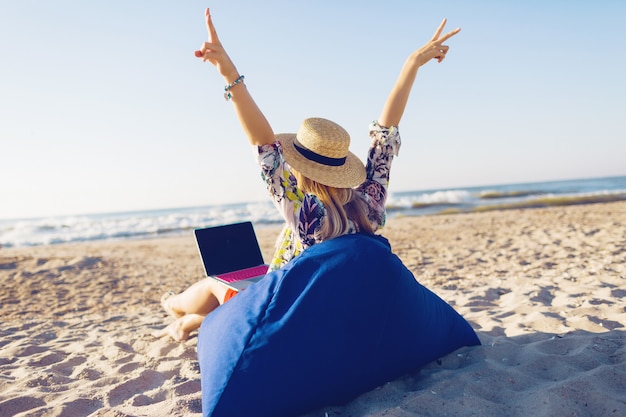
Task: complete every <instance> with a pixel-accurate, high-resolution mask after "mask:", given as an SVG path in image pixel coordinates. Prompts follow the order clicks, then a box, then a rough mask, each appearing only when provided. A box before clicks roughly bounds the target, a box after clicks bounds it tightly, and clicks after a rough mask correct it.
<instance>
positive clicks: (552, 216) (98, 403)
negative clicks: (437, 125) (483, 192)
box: [0, 202, 626, 417]
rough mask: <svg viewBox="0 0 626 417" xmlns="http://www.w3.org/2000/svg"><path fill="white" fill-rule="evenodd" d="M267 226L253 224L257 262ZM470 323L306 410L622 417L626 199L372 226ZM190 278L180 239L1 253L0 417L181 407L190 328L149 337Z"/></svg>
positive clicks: (195, 382)
mask: <svg viewBox="0 0 626 417" xmlns="http://www.w3.org/2000/svg"><path fill="white" fill-rule="evenodd" d="M279 230H280V227H278V226H276V227H273V226H268V227H260V228H257V229H256V232H257V235H258V239H259V243H260V245H261V248H262V252H263V254H264V257H265V259H266V260H268V259H269V257H270V256H271V254H272V252H273V245H274V241H275V238H276V236H277V233H278V231H279ZM381 234H382V235H383V236H385V237H386V238H387V239H389V241H390V243H391V246H392V249H393V251H394V252H395V253H396V254H397V255H398V256H399V257H400V258H401V259H402V261H403V262H404V264H405V265H406V266H407V267H408V268H409V269H410V270H411V271H412V272H413V273H414V275H415V277H416V279H417V280H418V281H419V282H420V283H421V284H423V285H424V286H426V287H427V288H429V289H431V290H432V291H433V292H435V293H436V294H438V295H439V296H440V297H441V298H443V299H444V300H446V301H447V302H448V303H449V304H451V305H452V306H453V307H454V308H455V309H456V310H457V311H458V312H459V313H460V314H461V315H463V316H464V317H465V318H466V319H467V320H468V321H469V322H470V323H471V324H472V326H473V327H474V328H475V329H476V331H477V333H478V335H479V337H480V339H481V341H482V342H483V346H480V347H474V348H463V349H460V350H459V351H457V352H454V353H452V354H450V355H448V356H446V357H444V358H442V359H441V361H438V362H435V363H431V364H430V365H428V366H426V367H425V368H423V369H422V370H420V371H416V372H413V373H411V374H410V375H408V376H407V377H404V378H401V379H399V380H395V381H392V382H390V383H388V384H386V385H385V386H383V387H381V388H379V389H376V390H374V391H372V392H369V393H366V394H364V395H362V396H360V397H358V398H356V399H355V400H353V401H352V402H350V403H348V404H346V405H344V406H342V407H328V408H325V409H324V410H318V411H317V412H313V413H309V414H307V415H306V417H313V416H316V417H317V416H323V415H324V413H328V415H329V416H344V417H345V416H365V415H367V416H383V415H386V416H402V417H405V416H421V415H441V414H442V413H443V412H442V410H444V411H445V413H448V414H454V415H472V414H474V415H475V414H480V415H501V414H504V413H506V414H509V415H520V416H522V415H524V416H525V415H528V414H529V413H530V414H532V415H535V414H540V415H581V414H582V415H602V414H611V413H617V414H620V413H621V414H626V391H625V390H624V389H623V388H624V387H625V386H626V347H625V346H626V308H625V307H624V301H623V300H624V297H626V202H615V203H602V204H592V205H575V206H558V207H550V208H537V209H522V210H519V209H516V210H498V211H489V212H483V213H461V214H453V215H437V216H415V217H395V218H391V219H389V220H388V222H387V225H386V226H385V228H384V229H383V230H382V233H381ZM202 276H203V272H202V267H201V265H200V260H199V257H198V254H197V250H196V248H195V242H194V241H193V236H192V235H191V234H190V235H189V236H174V237H163V238H150V239H137V240H119V241H93V242H81V243H65V244H55V245H46V246H35V247H26V248H4V249H2V250H0V282H2V285H3V288H4V289H3V291H2V295H1V297H0V313H1V314H2V318H3V320H2V323H1V324H0V336H1V337H0V414H1V415H18V416H23V417H25V416H40V415H85V416H87V415H90V416H116V417H119V416H166V415H172V416H183V415H185V416H187V415H191V416H195V415H198V416H199V415H200V412H201V410H200V382H199V369H198V365H197V358H196V352H195V348H196V344H197V337H196V336H195V334H194V335H193V336H192V337H191V339H190V340H189V341H187V342H184V343H175V342H172V341H169V340H167V339H158V340H157V339H153V338H152V337H151V336H150V333H151V332H152V331H153V330H155V329H158V328H161V327H164V326H165V325H166V324H167V323H169V319H168V318H167V316H166V314H165V313H164V312H163V311H162V310H161V308H160V304H159V299H160V296H161V294H162V293H163V292H165V291H167V290H170V289H171V290H174V291H180V290H182V289H184V288H186V287H187V286H188V285H190V284H191V283H193V282H195V281H196V280H197V279H200V278H201V277H202Z"/></svg>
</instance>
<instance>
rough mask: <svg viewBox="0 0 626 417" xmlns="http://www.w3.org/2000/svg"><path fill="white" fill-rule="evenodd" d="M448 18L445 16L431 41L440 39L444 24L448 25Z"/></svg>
mask: <svg viewBox="0 0 626 417" xmlns="http://www.w3.org/2000/svg"><path fill="white" fill-rule="evenodd" d="M447 21H448V20H447V19H446V18H444V19H443V20H442V21H441V24H440V25H439V27H438V28H437V30H436V31H435V34H434V35H433V37H432V38H431V39H430V40H431V41H436V40H437V39H439V35H441V32H442V31H443V28H444V26H445V25H446V22H447Z"/></svg>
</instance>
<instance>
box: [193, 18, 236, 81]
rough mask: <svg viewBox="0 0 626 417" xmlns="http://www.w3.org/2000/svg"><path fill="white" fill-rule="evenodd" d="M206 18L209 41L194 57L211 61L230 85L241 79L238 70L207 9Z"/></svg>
mask: <svg viewBox="0 0 626 417" xmlns="http://www.w3.org/2000/svg"><path fill="white" fill-rule="evenodd" d="M204 16H205V18H206V28H207V32H208V35H209V37H208V41H206V42H204V43H203V44H202V46H201V47H200V49H199V50H197V51H195V53H194V55H195V56H196V57H198V58H202V61H203V62H206V61H209V62H210V63H211V64H213V65H214V66H215V68H217V71H218V72H219V73H220V74H221V75H222V76H223V77H224V78H225V79H226V80H227V82H228V83H230V82H232V81H234V80H235V79H236V78H237V77H239V74H238V73H237V68H236V67H235V64H233V62H232V61H231V59H230V57H229V56H228V54H227V53H226V51H225V50H224V47H223V46H222V43H221V42H220V40H219V38H218V37H217V32H216V31H215V26H213V21H212V20H211V11H210V10H209V9H206V11H205V12H204ZM231 78H232V79H231Z"/></svg>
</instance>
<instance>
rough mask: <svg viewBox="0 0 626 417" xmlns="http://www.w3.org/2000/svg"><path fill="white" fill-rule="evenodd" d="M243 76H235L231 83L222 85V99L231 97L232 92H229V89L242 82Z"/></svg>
mask: <svg viewBox="0 0 626 417" xmlns="http://www.w3.org/2000/svg"><path fill="white" fill-rule="evenodd" d="M244 78H246V77H245V76H243V75H240V76H239V78H237V79H236V80H235V81H233V82H232V83H230V84H228V85H227V86H226V87H224V99H225V100H226V101H228V100H230V99H231V98H232V97H233V96H232V94H230V89H231V88H233V87H234V86H236V85H237V84H239V83H242V82H243V80H244Z"/></svg>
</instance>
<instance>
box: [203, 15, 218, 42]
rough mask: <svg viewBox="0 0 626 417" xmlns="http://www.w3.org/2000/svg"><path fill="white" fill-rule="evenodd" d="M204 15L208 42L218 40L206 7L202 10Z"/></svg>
mask: <svg viewBox="0 0 626 417" xmlns="http://www.w3.org/2000/svg"><path fill="white" fill-rule="evenodd" d="M204 16H205V17H206V29H207V32H208V34H209V42H210V43H217V42H219V39H218V38H217V32H216V31H215V26H213V20H211V11H210V10H209V9H206V11H205V12H204Z"/></svg>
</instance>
